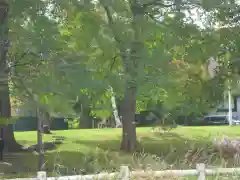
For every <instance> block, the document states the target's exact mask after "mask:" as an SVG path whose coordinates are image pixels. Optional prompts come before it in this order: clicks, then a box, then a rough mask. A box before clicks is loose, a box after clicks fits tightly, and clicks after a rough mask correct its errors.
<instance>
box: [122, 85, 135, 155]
mask: <svg viewBox="0 0 240 180" xmlns="http://www.w3.org/2000/svg"><path fill="white" fill-rule="evenodd" d="M122 110H123V114H122V125H123V128H122V143H121V150H124V151H126V152H132V151H134V150H135V148H136V143H137V140H136V123H135V111H136V87H127V88H126V90H125V95H124V99H123V104H122Z"/></svg>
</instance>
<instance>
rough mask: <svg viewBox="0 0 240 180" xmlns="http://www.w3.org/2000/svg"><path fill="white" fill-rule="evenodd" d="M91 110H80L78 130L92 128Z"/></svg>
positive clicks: (86, 108) (85, 108)
mask: <svg viewBox="0 0 240 180" xmlns="http://www.w3.org/2000/svg"><path fill="white" fill-rule="evenodd" d="M90 113H91V109H90V108H89V107H83V108H82V115H81V116H80V120H79V128H80V129H91V128H92V120H93V118H92V117H91V115H90Z"/></svg>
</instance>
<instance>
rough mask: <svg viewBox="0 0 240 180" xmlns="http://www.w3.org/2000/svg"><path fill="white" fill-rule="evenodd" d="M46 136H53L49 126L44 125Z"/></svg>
mask: <svg viewBox="0 0 240 180" xmlns="http://www.w3.org/2000/svg"><path fill="white" fill-rule="evenodd" d="M43 133H44V134H52V133H51V131H50V128H49V126H48V125H43Z"/></svg>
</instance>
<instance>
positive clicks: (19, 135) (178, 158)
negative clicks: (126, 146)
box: [15, 126, 240, 174]
mask: <svg viewBox="0 0 240 180" xmlns="http://www.w3.org/2000/svg"><path fill="white" fill-rule="evenodd" d="M56 135H60V136H64V137H65V140H64V142H63V144H60V145H58V146H57V148H56V149H54V150H51V151H47V152H46V153H45V168H46V170H47V171H49V172H54V173H60V174H74V173H77V174H79V173H81V172H82V173H84V172H85V173H87V174H89V173H93V172H98V171H102V170H104V169H107V170H113V171H114V170H116V169H117V168H119V166H120V165H121V164H129V165H130V166H131V167H132V168H134V169H139V168H141V169H142V168H146V167H147V166H150V168H151V169H154V170H160V169H164V168H170V166H172V167H175V168H177V167H178V168H179V167H180V166H181V168H187V166H188V165H189V163H186V162H185V163H184V161H185V160H186V158H184V156H185V154H186V152H187V151H188V150H189V149H193V148H194V147H201V148H206V147H207V146H209V144H211V141H212V138H213V137H216V136H218V137H222V136H230V137H236V136H240V127H237V126H236V127H228V126H212V127H210V126H209V127H178V128H176V129H174V130H172V131H171V132H170V133H166V134H161V133H158V132H155V133H154V132H151V128H138V129H137V138H138V141H139V147H138V153H134V154H126V153H123V152H120V151H119V145H120V139H121V129H91V130H67V131H53V134H52V135H44V141H51V140H52V136H56ZM15 137H16V139H17V141H18V142H19V143H21V144H23V145H32V144H36V142H37V141H36V140H37V134H36V132H16V133H15ZM203 155H204V154H203ZM16 156H17V159H18V160H17V161H18V162H21V167H20V165H16V169H15V171H25V172H35V171H36V169H37V162H38V161H37V155H34V154H33V153H18V154H16ZM210 156H212V155H206V156H205V157H204V158H202V159H201V158H198V159H197V160H195V161H194V159H193V164H194V163H197V162H203V161H204V162H206V161H207V162H208V163H211V164H212V165H219V164H221V162H222V160H220V159H219V161H215V162H213V161H212V160H210V158H209V157H210ZM210 161H211V162H210ZM194 165H195V164H194Z"/></svg>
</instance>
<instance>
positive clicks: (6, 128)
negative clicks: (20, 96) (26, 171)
mask: <svg viewBox="0 0 240 180" xmlns="http://www.w3.org/2000/svg"><path fill="white" fill-rule="evenodd" d="M1 88H3V87H2V86H1ZM4 89H5V90H0V94H1V96H0V103H1V108H0V113H1V114H0V117H1V118H7V119H9V118H11V105H10V97H9V88H8V85H6V87H4ZM1 130H2V131H3V132H2V133H1V134H2V135H3V140H4V144H5V151H7V152H18V151H21V150H22V146H21V145H20V144H18V143H17V142H16V140H15V137H14V132H13V125H12V124H8V125H1Z"/></svg>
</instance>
